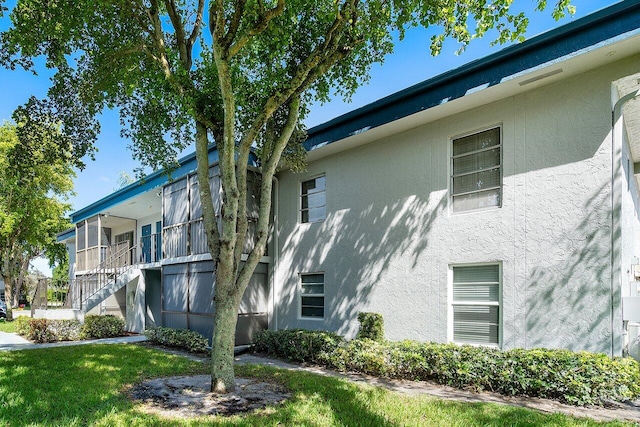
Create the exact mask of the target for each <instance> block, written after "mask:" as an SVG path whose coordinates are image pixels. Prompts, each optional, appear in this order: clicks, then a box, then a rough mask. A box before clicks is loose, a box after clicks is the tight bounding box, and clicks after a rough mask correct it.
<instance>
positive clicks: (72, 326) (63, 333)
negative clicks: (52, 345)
mask: <svg viewBox="0 0 640 427" xmlns="http://www.w3.org/2000/svg"><path fill="white" fill-rule="evenodd" d="M49 330H50V331H51V333H53V335H54V336H55V337H56V341H77V340H79V339H80V336H81V333H82V324H81V323H80V322H79V321H77V320H73V319H61V320H50V321H49Z"/></svg>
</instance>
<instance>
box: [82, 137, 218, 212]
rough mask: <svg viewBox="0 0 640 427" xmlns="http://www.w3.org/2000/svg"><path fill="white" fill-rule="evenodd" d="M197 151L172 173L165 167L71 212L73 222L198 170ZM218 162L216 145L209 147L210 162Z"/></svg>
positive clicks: (180, 161) (106, 209)
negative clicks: (167, 171) (168, 172)
mask: <svg viewBox="0 0 640 427" xmlns="http://www.w3.org/2000/svg"><path fill="white" fill-rule="evenodd" d="M196 163H197V162H196V153H195V152H193V153H190V154H188V155H186V156H185V157H183V158H181V159H180V160H178V164H179V166H178V167H177V168H176V169H174V170H172V171H171V173H170V175H169V174H167V173H166V171H165V170H164V169H160V170H158V171H155V172H153V173H151V174H149V175H147V176H145V177H144V178H142V179H140V180H138V181H136V182H134V183H132V184H130V185H127V186H126V187H124V188H121V189H120V190H118V191H115V192H113V193H111V194H109V195H108V196H106V197H104V198H102V199H100V200H98V201H97V202H94V203H92V204H90V205H89V206H86V207H84V208H82V209H80V210H77V211H76V212H74V213H72V214H71V222H72V223H74V224H76V223H78V222H80V221H82V220H85V219H87V218H91V217H92V216H94V215H98V214H99V213H102V212H105V211H108V210H109V209H110V208H111V207H112V206H116V205H119V204H120V203H123V202H125V201H126V200H129V199H131V198H133V197H135V196H138V195H140V194H143V193H146V192H147V191H151V190H153V189H155V188H158V187H161V186H163V185H165V184H167V183H168V182H169V181H171V180H176V179H180V178H182V177H184V176H187V175H189V174H190V173H192V172H193V171H195V170H196ZM215 163H218V150H216V148H215V145H211V146H210V147H209V164H210V165H211V164H215Z"/></svg>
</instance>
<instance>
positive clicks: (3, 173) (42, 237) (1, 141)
mask: <svg viewBox="0 0 640 427" xmlns="http://www.w3.org/2000/svg"><path fill="white" fill-rule="evenodd" d="M14 120H15V121H16V123H15V124H13V123H9V122H6V123H5V124H4V125H2V126H0V275H1V276H2V278H3V279H4V282H5V286H6V287H7V289H6V293H7V294H8V296H9V297H12V298H13V299H14V301H13V303H14V305H15V304H16V303H17V298H18V291H19V290H20V287H21V286H22V284H23V281H24V280H25V277H26V275H27V273H28V269H29V263H30V262H31V261H32V260H33V259H34V258H36V257H38V256H40V255H42V254H43V253H44V251H45V250H46V251H47V256H48V257H49V258H50V259H51V260H54V259H56V258H58V257H60V256H61V255H62V254H63V252H64V247H63V246H61V245H59V244H58V243H57V242H56V234H57V233H59V232H61V231H63V230H65V229H66V228H68V227H69V226H70V224H69V221H68V219H67V218H66V213H67V212H68V210H69V208H70V205H69V204H68V203H67V202H66V200H67V198H68V196H69V195H70V194H71V191H72V189H73V182H72V178H73V176H75V173H74V171H73V166H72V160H71V155H70V154H69V148H68V147H66V148H65V145H64V144H63V143H62V141H63V140H64V138H63V137H61V134H60V129H59V126H58V125H56V124H54V123H46V122H42V121H34V120H33V118H32V117H30V116H29V115H28V114H27V110H26V109H24V108H19V109H18V110H16V112H15V113H14ZM9 305H10V304H9Z"/></svg>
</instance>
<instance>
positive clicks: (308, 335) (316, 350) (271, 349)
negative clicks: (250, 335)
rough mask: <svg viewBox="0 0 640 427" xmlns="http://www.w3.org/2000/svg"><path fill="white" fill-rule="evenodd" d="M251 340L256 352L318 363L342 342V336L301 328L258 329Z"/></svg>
mask: <svg viewBox="0 0 640 427" xmlns="http://www.w3.org/2000/svg"><path fill="white" fill-rule="evenodd" d="M253 340H254V346H255V347H254V350H255V351H256V352H259V353H266V354H270V355H273V356H278V357H283V358H285V359H288V360H292V361H296V362H312V363H320V362H321V361H322V360H324V359H326V358H327V357H328V354H330V353H331V352H333V351H334V350H335V349H336V348H337V347H338V346H339V345H340V344H343V343H344V338H343V337H341V336H340V335H338V334H335V333H333V332H326V331H306V330H303V329H282V330H279V331H271V330H263V331H258V332H256V334H255V335H254V339H253Z"/></svg>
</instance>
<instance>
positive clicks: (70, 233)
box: [56, 228, 76, 242]
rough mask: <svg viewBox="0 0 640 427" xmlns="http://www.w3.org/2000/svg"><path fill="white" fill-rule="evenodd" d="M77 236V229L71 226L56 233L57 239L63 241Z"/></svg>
mask: <svg viewBox="0 0 640 427" xmlns="http://www.w3.org/2000/svg"><path fill="white" fill-rule="evenodd" d="M75 236H76V229H75V228H69V229H68V230H64V231H63V232H61V233H58V234H57V235H56V241H58V242H62V241H63V240H67V239H71V238H72V237H75Z"/></svg>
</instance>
